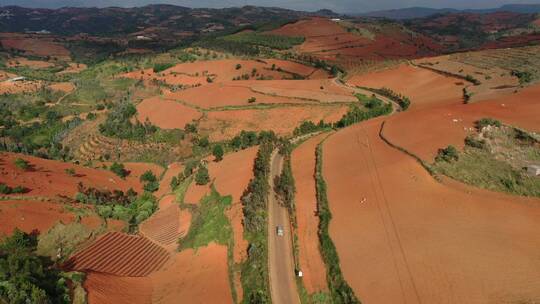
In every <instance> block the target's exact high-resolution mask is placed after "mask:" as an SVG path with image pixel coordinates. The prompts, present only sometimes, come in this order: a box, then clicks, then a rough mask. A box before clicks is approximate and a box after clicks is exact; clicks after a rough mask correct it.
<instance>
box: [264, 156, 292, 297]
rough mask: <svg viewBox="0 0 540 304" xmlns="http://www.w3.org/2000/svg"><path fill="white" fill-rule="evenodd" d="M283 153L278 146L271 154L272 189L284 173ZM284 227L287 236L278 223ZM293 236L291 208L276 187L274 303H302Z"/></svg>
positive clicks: (271, 217) (271, 247)
mask: <svg viewBox="0 0 540 304" xmlns="http://www.w3.org/2000/svg"><path fill="white" fill-rule="evenodd" d="M282 165H283V157H282V156H281V155H280V154H279V153H277V150H275V151H274V152H273V154H272V157H271V165H270V180H269V183H270V189H274V178H275V177H276V176H278V175H279V174H280V173H281V168H282ZM278 225H280V226H282V227H283V230H284V233H283V236H278V235H277V233H276V227H277V226H278ZM292 252H293V248H292V239H291V228H290V222H289V215H288V212H287V209H286V208H284V207H282V206H281V205H279V203H278V201H277V199H276V197H275V193H274V191H271V192H270V194H269V196H268V270H269V274H270V293H271V296H272V303H275V304H281V303H283V304H294V303H298V304H299V303H300V299H299V298H298V292H297V289H296V282H295V277H294V276H295V269H294V259H293V255H292Z"/></svg>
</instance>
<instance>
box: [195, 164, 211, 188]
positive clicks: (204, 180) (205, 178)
mask: <svg viewBox="0 0 540 304" xmlns="http://www.w3.org/2000/svg"><path fill="white" fill-rule="evenodd" d="M209 182H210V175H209V174H208V169H207V168H206V166H203V165H199V169H198V170H197V174H196V175H195V183H196V184H197V185H200V186H202V185H206V184H208V183H209Z"/></svg>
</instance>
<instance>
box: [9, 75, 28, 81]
mask: <svg viewBox="0 0 540 304" xmlns="http://www.w3.org/2000/svg"><path fill="white" fill-rule="evenodd" d="M23 80H26V77H23V76H19V77H14V78H11V79H8V82H17V81H23Z"/></svg>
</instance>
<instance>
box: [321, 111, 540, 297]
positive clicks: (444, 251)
mask: <svg viewBox="0 0 540 304" xmlns="http://www.w3.org/2000/svg"><path fill="white" fill-rule="evenodd" d="M399 115H401V114H399ZM381 121H382V119H376V120H373V121H369V122H366V123H360V124H357V125H355V126H352V127H350V128H347V129H344V130H341V131H339V132H337V133H335V134H334V135H332V136H331V137H329V139H328V140H327V141H326V142H325V144H324V157H323V158H324V161H323V174H324V177H325V179H326V182H327V184H328V199H329V202H330V209H331V212H332V215H333V218H332V221H331V223H330V235H331V237H332V239H333V241H334V243H335V245H336V248H337V250H338V254H339V257H340V261H341V269H342V271H343V274H344V277H345V279H346V280H347V281H348V283H349V284H350V285H351V286H352V288H353V289H354V291H355V293H356V294H357V295H358V296H359V298H360V299H361V300H362V302H363V303H367V304H370V303H401V302H404V303H515V302H519V301H533V302H534V301H538V300H539V295H540V285H539V284H537V282H538V281H539V280H540V275H539V273H538V271H537V269H539V268H540V260H539V259H538V258H537V253H538V248H540V239H539V238H534V237H532V238H531V236H532V235H536V233H537V231H538V230H539V229H540V204H539V203H540V200H538V199H525V198H520V197H515V196H509V195H505V194H501V193H494V192H488V191H484V190H478V189H474V188H472V187H468V186H465V185H461V184H458V183H457V182H450V183H449V182H443V183H438V182H436V181H435V180H434V179H433V178H432V177H431V176H430V175H429V174H428V173H427V172H426V171H425V170H424V169H423V168H422V167H421V166H420V165H419V164H418V163H417V162H416V161H415V160H414V159H413V158H411V157H409V156H407V155H405V154H404V153H402V152H400V151H398V150H396V149H393V148H391V147H389V146H388V145H387V144H386V143H384V142H383V141H382V140H381V139H380V138H379V136H378V132H379V128H380V124H381ZM456 184H457V185H459V186H456ZM359 269H361V271H359Z"/></svg>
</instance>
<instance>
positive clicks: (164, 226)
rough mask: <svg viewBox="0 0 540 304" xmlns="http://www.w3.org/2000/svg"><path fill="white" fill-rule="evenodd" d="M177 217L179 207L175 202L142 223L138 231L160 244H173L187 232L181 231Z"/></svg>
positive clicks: (178, 215)
mask: <svg viewBox="0 0 540 304" xmlns="http://www.w3.org/2000/svg"><path fill="white" fill-rule="evenodd" d="M179 218H180V208H179V207H178V205H177V204H171V205H170V206H168V207H167V208H164V209H160V210H159V211H158V212H156V213H155V214H154V215H153V216H152V217H150V218H149V219H148V220H147V221H145V222H144V223H142V224H141V226H140V232H141V233H142V234H143V235H144V236H146V237H148V238H150V239H152V240H153V241H155V242H157V243H159V244H161V245H171V244H174V242H176V240H178V238H179V237H180V236H182V235H184V234H186V233H187V231H181V229H180V222H179Z"/></svg>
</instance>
